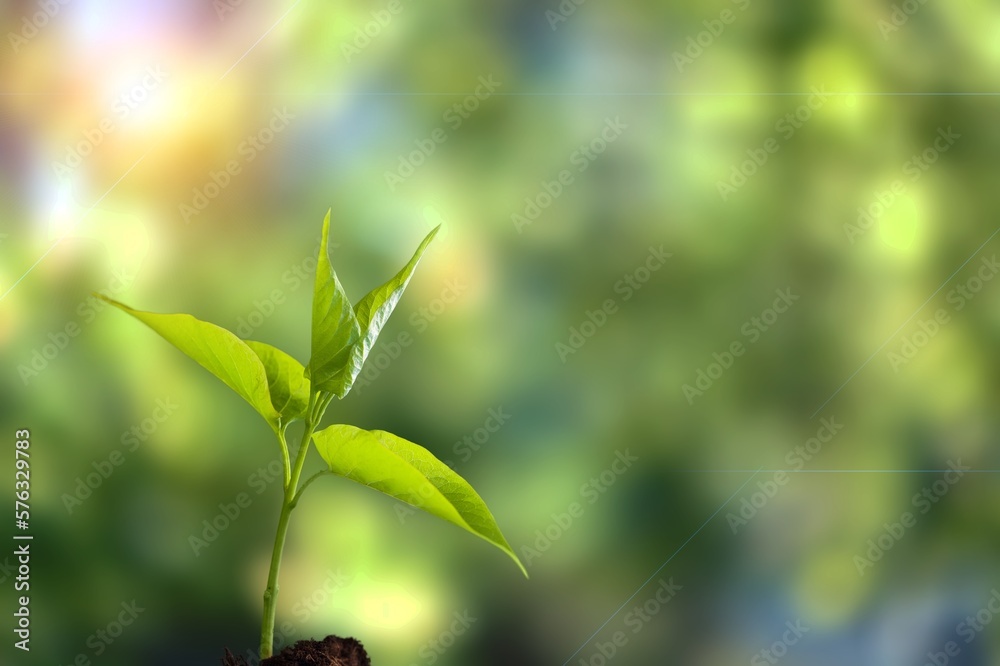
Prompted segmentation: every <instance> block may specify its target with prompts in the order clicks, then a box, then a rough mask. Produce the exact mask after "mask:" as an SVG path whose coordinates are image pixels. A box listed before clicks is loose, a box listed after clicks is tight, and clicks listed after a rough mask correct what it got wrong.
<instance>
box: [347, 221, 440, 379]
mask: <svg viewBox="0 0 1000 666" xmlns="http://www.w3.org/2000/svg"><path fill="white" fill-rule="evenodd" d="M440 229H441V227H440V226H437V227H434V229H433V230H432V231H431V232H430V233H429V234H427V237H426V238H424V240H423V242H422V243H420V247H418V248H417V251H416V252H415V253H414V254H413V258H412V259H410V262H409V263H408V264H406V265H405V266H403V268H402V269H401V270H400V271H399V272H398V273H396V276H395V277H393V278H392V279H391V280H389V281H388V282H386V283H385V284H383V285H382V286H381V287H376V288H375V289H373V290H372V291H370V292H369V293H368V295H367V296H365V297H364V298H362V299H361V300H360V301H358V304H357V305H355V306H354V313H355V315H356V316H357V319H358V324H359V325H360V327H361V339H360V340H359V341H358V343H357V346H356V347H355V351H354V362H355V363H356V364H357V366H358V368H360V367H361V365H362V364H363V363H364V362H365V359H366V358H368V353H369V352H371V350H372V347H374V346H375V341H376V340H377V339H378V335H379V333H381V332H382V327H383V326H385V323H386V321H388V319H389V315H391V314H392V311H393V310H394V309H395V308H396V304H397V303H398V302H399V299H400V298H401V297H402V295H403V292H404V291H405V290H406V285H408V284H409V283H410V278H411V277H413V271H414V270H416V268H417V264H418V263H420V257H421V256H423V254H424V250H426V249H427V246H428V245H430V242H431V241H432V240H434V237H435V236H436V235H437V233H438V231H439V230H440Z"/></svg>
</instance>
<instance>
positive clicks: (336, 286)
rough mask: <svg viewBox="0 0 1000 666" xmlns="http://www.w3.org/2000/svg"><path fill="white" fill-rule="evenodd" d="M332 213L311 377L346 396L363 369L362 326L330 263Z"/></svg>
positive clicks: (319, 270)
mask: <svg viewBox="0 0 1000 666" xmlns="http://www.w3.org/2000/svg"><path fill="white" fill-rule="evenodd" d="M330 213H331V211H327V213H326V219H324V220H323V237H322V239H321V240H320V247H319V257H318V259H317V262H316V285H315V290H314V292H313V314H312V357H311V358H310V360H309V379H310V381H311V382H312V385H313V388H314V390H320V391H328V392H330V393H333V394H334V395H335V396H337V397H338V398H343V397H344V396H345V395H347V392H348V391H350V390H351V386H353V384H354V380H355V378H356V377H357V376H358V373H359V372H361V367H360V365H358V364H356V363H355V362H354V359H353V356H354V345H355V344H356V343H357V342H358V340H359V339H360V337H361V330H360V327H359V326H358V320H357V318H355V316H354V308H353V307H351V301H350V299H348V298H347V294H346V293H344V288H343V287H342V286H341V284H340V280H339V279H337V274H336V273H335V272H334V270H333V266H331V265H330V255H329V252H328V249H327V243H328V241H329V237H330Z"/></svg>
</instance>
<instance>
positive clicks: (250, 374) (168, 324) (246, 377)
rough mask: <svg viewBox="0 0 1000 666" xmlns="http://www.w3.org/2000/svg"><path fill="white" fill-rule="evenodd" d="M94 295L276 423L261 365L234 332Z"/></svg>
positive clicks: (255, 355)
mask: <svg viewBox="0 0 1000 666" xmlns="http://www.w3.org/2000/svg"><path fill="white" fill-rule="evenodd" d="M94 296H96V297H97V298H100V299H101V300H103V301H105V302H106V303H108V304H110V305H113V306H115V307H116V308H118V309H119V310H122V311H123V312H126V313H128V314H130V315H132V316H133V317H135V318H136V319H138V320H139V321H141V322H142V323H144V324H146V326H149V327H150V328H151V329H153V330H154V331H156V332H157V333H159V334H160V335H161V336H163V338H164V339H165V340H166V341H167V342H169V343H170V344H172V345H173V346H175V347H177V348H178V349H180V350H181V351H182V352H184V353H185V354H187V355H188V356H190V357H191V358H192V359H194V360H195V361H197V362H198V363H199V364H200V365H201V366H202V367H203V368H205V369H206V370H208V371H209V372H211V373H212V374H213V375H215V376H216V377H218V378H219V379H221V380H222V381H223V382H224V383H225V384H226V386H228V387H229V388H231V389H233V390H234V391H236V392H237V393H238V394H239V395H240V396H241V397H242V398H243V399H244V400H246V401H247V402H249V403H250V405H251V406H252V407H253V408H254V409H256V410H257V411H258V412H259V413H260V415H261V416H263V417H264V418H265V419H266V420H267V422H268V423H270V424H272V427H273V426H274V424H275V423H277V420H278V412H277V411H275V409H274V407H273V406H272V404H271V396H270V393H269V391H268V383H267V372H266V370H265V368H264V364H263V363H262V362H261V360H260V358H258V357H257V354H255V353H254V352H253V350H252V349H250V347H249V346H247V344H246V343H245V342H243V341H242V340H240V339H239V338H238V337H236V335H234V334H233V333H231V332H229V331H227V330H226V329H224V328H222V327H220V326H216V325H215V324H210V323H208V322H205V321H201V320H199V319H195V318H194V317H192V316H191V315H187V314H157V313H154V312H140V311H139V310H133V309H132V308H130V307H129V306H127V305H125V304H123V303H119V302H118V301H115V300H113V299H110V298H107V297H106V296H103V295H101V294H97V293H95V294H94Z"/></svg>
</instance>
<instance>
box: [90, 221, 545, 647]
mask: <svg viewBox="0 0 1000 666" xmlns="http://www.w3.org/2000/svg"><path fill="white" fill-rule="evenodd" d="M437 231H438V229H434V230H433V231H431V232H430V233H429V234H428V235H427V237H426V238H424V240H423V242H422V243H421V244H420V247H418V248H417V251H416V253H415V254H414V255H413V258H412V259H410V262H409V263H408V264H406V266H404V267H403V268H402V270H400V271H399V272H398V273H397V274H396V275H395V277H393V278H392V279H391V280H389V281H388V282H386V283H385V284H383V285H382V286H380V287H377V288H376V289H374V290H372V291H371V292H370V293H369V294H368V295H367V296H365V297H364V298H362V299H361V300H360V301H358V302H357V303H356V304H354V305H353V306H352V305H351V302H350V301H349V300H348V298H347V295H346V294H345V293H344V288H343V287H342V286H341V284H340V280H339V279H337V274H336V273H335V272H334V270H333V267H332V266H331V264H330V258H329V253H328V250H327V246H328V238H329V233H330V212H327V214H326V219H325V220H324V221H323V235H322V240H321V242H320V251H319V259H318V261H317V267H316V285H315V291H314V293H313V308H312V356H311V358H310V359H309V363H308V364H307V365H306V366H305V367H303V366H302V364H300V363H299V362H298V361H296V360H295V359H294V358H292V357H291V356H289V355H288V354H286V353H285V352H283V351H281V350H280V349H277V348H275V347H272V346H270V345H267V344H264V343H263V342H253V341H246V342H244V341H243V340H241V339H240V338H239V337H237V336H236V335H234V334H233V333H231V332H230V331H227V330H226V329H224V328H221V327H219V326H216V325H215V324H210V323H207V322H204V321H199V320H198V319H195V318H194V317H192V316H190V315H186V314H155V313H152V312H140V311H138V310H133V309H132V308H130V307H128V306H127V305H123V304H122V303H119V302H117V301H114V300H112V299H109V298H106V297H104V296H101V295H99V294H95V296H97V297H98V298H101V299H103V300H104V301H106V302H108V303H109V304H111V305H114V306H115V307H117V308H119V309H121V310H122V311H124V312H126V313H128V314H130V315H132V316H133V317H135V318H136V319H138V320H139V321H141V322H142V323H144V324H146V325H147V326H149V327H150V328H151V329H153V330H154V331H156V332H157V333H159V334H160V335H161V336H163V338H165V339H166V340H167V341H168V342H170V343H171V344H173V345H174V346H175V347H177V348H178V349H180V350H181V351H182V352H184V353H185V354H187V355H188V356H190V357H191V358H192V359H194V360H195V361H197V362H198V363H199V364H201V365H202V366H203V367H204V368H205V369H206V370H208V371H209V372H211V373H212V374H213V375H215V376H216V377H218V378H219V379H221V380H222V381H223V382H224V383H225V384H226V385H227V386H228V387H229V388H231V389H233V390H234V391H236V393H238V394H239V395H240V396H241V397H242V398H243V399H244V400H246V401H247V402H249V403H250V405H251V406H252V407H253V408H254V409H255V410H257V412H258V413H259V414H260V415H261V416H262V417H264V420H265V421H267V423H268V425H269V426H271V429H272V430H273V431H274V434H275V436H276V437H277V440H278V446H279V448H280V450H281V457H282V461H283V464H284V494H283V496H282V501H281V513H280V514H279V516H278V529H277V533H276V534H275V537H274V550H273V551H272V554H271V567H270V571H269V573H268V577H267V588H266V589H265V591H264V617H263V623H262V626H261V634H260V656H261V658H262V659H263V658H266V657H269V656H271V653H272V650H273V636H274V621H275V612H276V609H277V599H278V571H279V568H280V567H281V553H282V550H283V549H284V545H285V535H286V534H287V533H288V523H289V518H290V517H291V515H292V511H293V510H294V509H295V507H296V506H297V505H298V503H299V500H300V499H302V493H303V492H305V490H306V488H307V487H308V486H309V485H310V484H311V483H312V482H313V481H315V480H316V479H317V478H319V477H320V476H323V475H326V474H335V475H338V476H343V477H345V478H348V479H351V480H353V481H357V482H358V483H361V484H364V485H366V486H369V487H371V488H374V489H375V490H378V491H381V492H383V493H385V494H387V495H389V496H391V497H395V498H396V499H399V500H402V501H403V502H407V503H409V504H412V505H413V506H416V507H418V508H421V509H423V510H424V511H427V512H428V513H431V514H433V515H435V516H438V517H440V518H444V519H445V520H447V521H449V522H452V523H454V524H456V525H458V526H459V527H461V528H463V529H465V530H468V531H469V532H471V533H473V534H475V535H476V536H478V537H481V538H483V539H485V540H486V541H489V542H490V543H492V544H493V545H495V546H497V547H498V548H500V549H501V550H503V551H504V552H505V553H507V554H508V555H509V556H510V557H511V558H512V559H513V560H514V562H516V563H517V565H518V566H519V567H520V568H521V571H522V572H524V574H525V576H527V571H526V570H525V569H524V566H523V565H522V564H521V562H520V560H518V558H517V555H515V554H514V551H513V550H512V549H511V547H510V545H509V544H508V543H507V540H506V539H504V537H503V534H501V533H500V528H499V527H497V524H496V521H495V520H494V519H493V515H492V514H491V513H490V510H489V509H488V508H487V506H486V504H485V502H483V500H482V498H481V497H479V495H478V494H477V493H476V491H475V490H473V488H472V486H470V485H469V484H468V483H467V482H466V481H465V479H463V478H462V477H460V476H459V475H458V474H456V473H455V472H453V471H452V470H451V468H449V467H448V466H447V465H445V464H444V463H443V462H441V461H440V460H438V459H437V458H435V457H434V455H432V454H431V453H430V451H428V450H427V449H425V448H423V447H421V446H419V445H417V444H414V443H413V442H410V441H407V440H405V439H403V438H402V437H398V436H396V435H393V434H392V433H389V432H385V431H382V430H371V431H369V430H362V429H361V428H356V427H354V426H351V425H331V426H328V427H326V428H323V429H322V430H320V429H319V426H320V422H321V421H322V419H323V415H324V413H325V412H326V409H327V407H328V406H329V405H330V402H331V401H332V400H333V399H334V398H338V399H343V398H344V396H346V395H347V394H348V392H349V391H350V390H351V386H353V384H354V381H355V380H356V379H357V377H358V375H359V374H360V372H361V368H362V366H363V364H364V362H365V358H366V357H367V356H368V354H369V352H371V350H372V348H373V347H374V346H375V340H376V339H377V338H378V335H379V332H380V331H381V330H382V327H383V326H385V323H386V321H387V320H388V319H389V315H391V314H392V311H393V309H394V308H395V307H396V304H397V303H398V302H399V299H400V297H401V296H402V295H403V291H404V290H405V289H406V286H407V284H408V283H409V281H410V278H411V277H412V276H413V271H414V270H415V269H416V267H417V263H418V262H419V261H420V257H421V255H423V253H424V250H425V249H426V248H427V246H428V245H429V244H430V242H431V240H433V238H434V236H435V234H437ZM298 420H301V421H303V422H304V428H303V431H302V437H301V442H300V444H299V447H298V451H297V452H296V453H295V460H294V461H292V460H291V457H290V454H289V447H288V442H287V440H286V432H287V430H288V426H289V424H290V423H292V422H293V421H298ZM312 442H315V443H316V450H317V451H318V452H319V455H320V456H321V457H322V458H323V460H324V461H325V462H326V468H325V469H323V470H321V471H319V472H317V473H316V474H314V475H312V476H310V477H309V478H308V479H307V480H306V481H305V482H302V483H300V480H301V476H302V469H303V467H304V465H305V461H306V455H307V454H308V453H309V446H310V444H311V443H312Z"/></svg>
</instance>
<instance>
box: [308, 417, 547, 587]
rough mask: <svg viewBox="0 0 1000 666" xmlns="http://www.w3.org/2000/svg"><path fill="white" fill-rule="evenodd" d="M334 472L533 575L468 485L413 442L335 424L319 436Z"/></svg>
mask: <svg viewBox="0 0 1000 666" xmlns="http://www.w3.org/2000/svg"><path fill="white" fill-rule="evenodd" d="M313 439H314V440H315V441H316V450H317V451H319V454H320V455H321V456H323V459H324V460H325V461H326V462H327V464H328V465H329V466H330V471H332V472H333V473H334V474H337V475H339V476H343V477H345V478H347V479H351V480H352V481H357V482H358V483H361V484H364V485H366V486H368V487H370V488H374V489H375V490H378V491H380V492H383V493H385V494H386V495H389V496H390V497H395V498H396V499H398V500H402V501H403V502H406V503H408V504H412V505H413V506H415V507H417V508H420V509H423V510H424V511H426V512H428V513H431V514H433V515H435V516H438V517H440V518H444V519H445V520H447V521H448V522H451V523H454V524H455V525H458V526H459V527H461V528H463V529H465V530H468V531H469V532H472V533H473V534H475V535H476V536H478V537H481V538H483V539H485V540H487V541H489V542H490V543H492V544H493V545H494V546H496V547H497V548H499V549H500V550H502V551H504V552H505V553H507V554H508V555H509V556H510V557H511V558H512V559H513V560H514V562H516V563H517V565H518V566H519V567H520V568H521V571H523V572H524V575H525V576H527V575H528V572H527V570H525V568H524V565H522V564H521V561H520V560H519V559H518V558H517V555H515V554H514V551H513V550H512V549H511V547H510V544H508V543H507V540H506V539H504V537H503V534H501V533H500V528H499V527H497V524H496V521H495V520H494V519H493V514H491V513H490V510H489V509H488V508H487V506H486V503H485V502H483V500H482V498H481V497H480V496H479V495H478V494H477V493H476V491H475V490H473V489H472V486H470V485H469V484H468V482H467V481H466V480H465V479H463V478H462V477H460V476H459V475H458V474H456V473H455V472H453V471H452V469H451V468H450V467H448V466H447V465H445V464H444V463H443V462H441V461H440V460H438V459H437V458H435V457H434V455H433V454H432V453H431V452H430V451H428V450H427V449H425V448H423V447H422V446H418V445H417V444H414V443H413V442H409V441H407V440H405V439H403V438H401V437H397V436H396V435H393V434H392V433H389V432H385V431H384V430H362V429H361V428H355V427H354V426H350V425H332V426H330V427H328V428H326V429H324V430H321V431H320V432H317V433H315V434H313Z"/></svg>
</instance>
